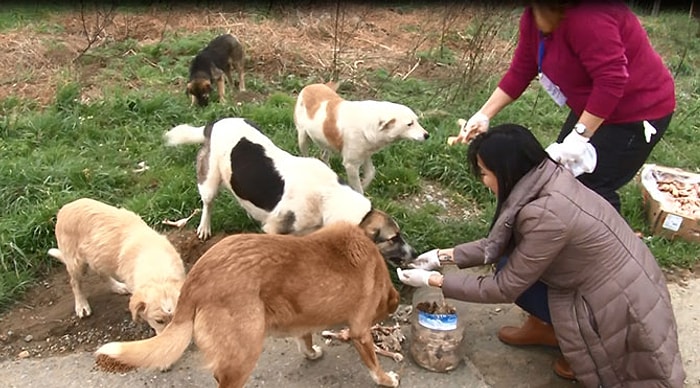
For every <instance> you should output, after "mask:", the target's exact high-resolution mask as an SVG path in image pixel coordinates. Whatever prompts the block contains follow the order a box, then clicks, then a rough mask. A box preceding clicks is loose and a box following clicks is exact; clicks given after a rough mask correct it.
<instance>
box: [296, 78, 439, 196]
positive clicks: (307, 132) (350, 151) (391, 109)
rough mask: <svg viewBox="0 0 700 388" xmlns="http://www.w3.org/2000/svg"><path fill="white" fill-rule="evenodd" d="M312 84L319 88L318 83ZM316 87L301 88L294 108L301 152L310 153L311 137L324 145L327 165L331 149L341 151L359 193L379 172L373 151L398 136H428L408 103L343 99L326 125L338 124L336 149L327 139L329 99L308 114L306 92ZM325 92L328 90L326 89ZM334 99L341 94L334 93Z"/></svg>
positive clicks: (422, 138) (418, 138) (418, 139)
mask: <svg viewBox="0 0 700 388" xmlns="http://www.w3.org/2000/svg"><path fill="white" fill-rule="evenodd" d="M310 86H311V87H314V88H317V87H318V85H310ZM309 90H311V91H309ZM315 90H317V89H309V86H307V87H306V88H304V89H302V91H301V93H299V97H298V98H297V102H296V106H295V109H294V123H295V125H296V128H297V132H298V141H299V149H300V151H301V154H302V155H304V156H306V155H307V154H308V146H307V138H311V139H312V140H313V141H314V143H316V144H317V145H319V146H320V147H322V148H323V150H324V151H323V156H322V159H323V160H324V162H326V164H328V153H329V152H340V154H341V156H342V158H343V167H345V171H346V173H347V177H348V183H349V184H350V186H351V187H353V188H354V189H355V190H356V191H358V192H360V193H363V192H364V190H365V189H366V188H367V187H368V186H369V184H370V183H371V182H372V180H373V179H374V176H375V172H376V171H375V167H374V165H373V163H372V159H371V158H372V155H373V154H374V153H376V152H378V151H379V150H381V149H382V148H384V147H385V146H387V145H389V144H390V143H393V142H394V141H397V140H399V139H409V140H416V141H423V140H425V139H427V138H428V136H429V134H428V132H427V131H426V130H425V129H424V128H423V127H422V126H421V125H420V123H419V122H418V116H417V115H416V114H415V113H414V112H413V110H411V109H410V108H409V107H407V106H405V105H401V104H397V103H393V102H388V101H373V100H366V101H348V100H342V101H340V103H338V104H337V106H336V107H337V109H336V111H335V117H336V120H335V122H333V123H327V124H326V126H327V127H328V126H330V127H335V130H337V132H338V134H339V135H340V138H342V143H343V145H342V148H341V149H340V150H338V149H335V147H334V146H333V145H332V141H329V139H327V138H326V136H325V134H324V131H323V128H324V122H325V121H326V119H327V117H328V112H327V107H328V101H324V102H322V103H321V104H320V107H319V108H318V109H317V110H316V112H315V113H314V116H313V117H312V118H310V117H309V112H308V111H307V104H306V103H305V95H306V93H314V92H315ZM329 90H332V89H329ZM325 93H328V91H324V94H325ZM333 94H334V92H333ZM312 98H318V97H316V96H314V97H309V99H312ZM333 98H339V97H337V95H335V94H334V95H333ZM392 120H393V121H392ZM360 168H362V175H363V177H362V180H360Z"/></svg>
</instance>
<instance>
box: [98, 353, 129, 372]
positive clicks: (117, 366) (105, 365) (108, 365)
mask: <svg viewBox="0 0 700 388" xmlns="http://www.w3.org/2000/svg"><path fill="white" fill-rule="evenodd" d="M95 365H96V366H97V368H98V369H100V370H103V371H105V372H109V373H124V372H128V371H130V370H133V369H136V368H135V367H133V366H131V365H127V364H123V363H121V362H119V361H117V360H115V359H113V358H112V357H110V356H108V355H106V354H99V355H97V358H96V359H95Z"/></svg>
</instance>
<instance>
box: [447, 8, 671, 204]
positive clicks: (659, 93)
mask: <svg viewBox="0 0 700 388" xmlns="http://www.w3.org/2000/svg"><path fill="white" fill-rule="evenodd" d="M530 3H531V6H529V7H526V9H525V11H524V12H523V14H522V17H521V18H520V35H519V40H518V45H517V47H516V49H515V54H514V56H513V59H512V62H511V65H510V68H509V69H508V71H507V72H506V74H505V75H504V76H503V78H502V79H501V81H500V83H499V84H498V87H497V88H496V90H495V91H494V92H493V94H492V95H491V97H490V98H489V99H488V100H487V101H486V103H485V104H484V105H483V106H482V108H481V109H480V110H479V111H478V112H477V113H476V114H474V116H472V118H470V119H469V121H468V122H467V124H466V125H465V126H464V128H462V131H461V132H460V137H459V138H458V141H461V142H463V143H466V142H468V141H470V140H471V138H472V137H473V136H474V135H476V134H477V133H480V132H484V131H486V130H487V129H488V124H489V120H490V119H492V118H493V117H494V116H495V115H496V114H497V113H498V112H499V111H501V110H502V109H503V108H504V107H505V106H507V105H508V104H510V103H511V102H513V101H515V100H516V99H517V98H518V97H520V95H521V94H522V93H523V91H525V89H526V88H527V87H528V85H529V84H530V82H531V81H532V80H533V79H538V81H539V82H540V83H541V84H542V86H541V87H543V89H544V90H545V91H547V93H548V94H549V95H550V96H551V97H552V100H553V102H554V103H555V104H559V105H561V106H563V105H567V106H568V107H569V108H570V109H571V113H570V114H569V116H568V118H567V119H566V122H565V123H564V125H563V126H562V128H561V132H560V133H559V136H558V139H557V143H555V144H553V145H551V146H550V147H548V148H547V152H549V154H550V156H552V157H553V158H554V159H555V160H557V161H559V162H561V163H562V164H564V165H566V166H567V167H569V169H570V170H571V171H572V172H573V173H574V175H577V176H578V179H579V180H580V181H581V182H582V183H583V184H584V185H586V186H587V187H589V188H590V189H592V190H593V191H595V192H597V193H598V194H600V195H601V196H602V197H603V198H605V199H606V200H607V201H608V202H610V204H611V205H612V206H613V207H615V208H616V209H617V210H618V211H620V198H619V196H618V194H617V190H618V189H619V188H620V187H622V186H623V185H624V184H626V183H627V182H629V181H630V180H631V179H632V178H633V177H634V175H635V174H636V173H637V171H638V170H639V168H640V167H641V166H642V164H644V162H645V161H646V159H647V157H648V156H649V154H650V153H651V151H652V149H653V148H654V146H655V145H656V143H657V142H658V141H659V139H661V136H662V135H663V133H664V132H665V131H666V128H667V127H668V124H669V122H670V121H671V116H672V115H673V111H674V109H675V106H676V100H675V91H674V82H673V77H672V76H671V73H670V72H669V70H668V69H667V68H666V66H665V65H664V63H663V60H662V59H661V57H660V56H659V54H658V53H657V52H656V51H655V50H654V48H653V47H652V45H651V43H650V41H649V38H648V36H647V34H646V31H645V30H644V28H643V27H642V25H641V24H640V22H639V20H638V18H637V17H636V15H635V14H634V13H633V12H632V11H631V10H630V9H629V8H628V7H627V6H626V5H625V4H624V3H623V2H616V1H606V2H603V1H594V2H586V1H578V2H576V1H556V0H555V1H552V0H549V1H547V0H544V1H542V0H539V1H531V2H530ZM560 143H561V144H560Z"/></svg>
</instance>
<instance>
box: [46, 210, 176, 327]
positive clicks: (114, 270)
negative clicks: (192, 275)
mask: <svg viewBox="0 0 700 388" xmlns="http://www.w3.org/2000/svg"><path fill="white" fill-rule="evenodd" d="M56 241H57V242H58V249H56V248H52V249H50V250H49V255H51V256H53V257H55V258H57V259H58V260H61V261H62V262H63V264H65V265H66V270H67V271H68V275H69V276H70V284H71V288H72V289H73V296H74V297H75V313H76V315H78V317H80V318H84V317H87V316H89V315H90V314H91V313H92V310H91V308H90V304H89V303H88V301H87V298H86V297H85V295H84V294H83V291H82V289H81V280H82V277H83V275H84V273H85V271H86V270H87V268H88V267H89V268H91V269H92V270H93V271H95V272H96V273H97V274H99V275H100V277H102V279H104V280H105V281H107V282H109V284H110V286H111V289H112V290H113V291H114V292H117V293H120V294H131V299H130V300H129V310H130V311H131V316H132V319H133V320H134V321H138V320H139V318H142V319H144V320H145V321H146V322H148V324H149V325H150V326H151V327H152V328H153V329H154V330H155V331H156V334H158V333H160V331H161V330H163V328H164V327H165V325H167V324H168V322H170V319H171V318H172V315H173V313H174V311H175V305H176V304H177V298H178V297H179V296H180V287H182V284H183V282H184V280H185V267H184V265H183V263H182V259H181V258H180V254H179V253H178V252H177V250H175V248H174V247H173V246H172V245H171V244H170V242H169V241H168V239H167V238H166V237H165V236H163V235H161V234H159V233H158V232H156V231H154V230H153V229H151V228H150V227H149V226H148V225H147V224H146V223H145V222H143V220H142V219H141V218H140V217H139V216H138V215H136V214H134V213H132V212H130V211H128V210H126V209H118V208H115V207H112V206H109V205H106V204H104V203H102V202H99V201H95V200H93V199H89V198H81V199H78V200H75V201H73V202H70V203H68V204H66V205H64V206H63V207H62V208H61V209H60V210H59V211H58V215H57V220H56Z"/></svg>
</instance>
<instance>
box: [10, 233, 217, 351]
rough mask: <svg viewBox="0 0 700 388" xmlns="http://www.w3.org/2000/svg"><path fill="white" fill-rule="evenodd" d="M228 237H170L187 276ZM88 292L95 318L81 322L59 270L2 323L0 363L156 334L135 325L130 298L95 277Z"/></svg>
mask: <svg viewBox="0 0 700 388" xmlns="http://www.w3.org/2000/svg"><path fill="white" fill-rule="evenodd" d="M224 237H225V235H224V234H217V235H214V236H212V237H211V238H210V239H208V240H207V241H204V242H202V241H200V240H199V238H198V237H197V234H196V232H195V231H194V230H191V229H175V230H173V231H170V232H169V233H168V239H169V240H170V241H171V242H172V243H173V245H174V246H175V247H176V248H177V250H178V251H179V252H180V255H181V256H182V259H183V261H184V262H185V266H186V268H187V269H188V270H189V268H191V266H192V265H194V263H195V262H196V261H197V260H198V259H199V258H200V257H201V256H202V255H203V254H204V252H206V251H207V250H208V249H209V248H210V247H211V246H212V245H214V244H215V243H216V242H218V241H220V240H221V239H222V238H224ZM84 289H85V292H86V294H87V295H88V300H89V301H90V305H91V307H92V311H93V313H92V315H91V316H90V317H88V318H84V319H79V318H78V317H76V315H75V312H74V300H73V293H72V291H71V288H70V285H69V282H68V274H67V273H66V271H65V269H64V268H63V267H58V266H57V267H56V268H55V269H54V270H53V272H52V273H51V274H50V275H49V276H48V278H47V279H45V280H44V281H42V282H40V284H38V285H37V286H35V287H33V288H31V289H30V290H29V291H28V292H27V293H26V294H25V296H24V297H23V299H22V300H21V301H20V302H18V303H17V305H16V306H15V307H14V308H13V309H12V310H10V311H8V312H7V313H5V314H4V315H3V316H2V317H0V360H6V359H16V358H27V357H50V356H54V355H59V354H66V353H73V352H76V351H94V350H95V349H96V348H97V347H98V346H99V345H102V344H104V343H106V342H109V341H125V340H136V339H142V338H147V337H151V336H152V335H153V334H154V333H153V331H152V330H151V328H150V327H149V326H148V324H146V323H134V322H133V321H132V320H131V314H130V313H129V309H128V303H129V296H128V295H119V294H114V293H112V292H111V291H110V290H109V287H108V286H107V284H105V283H104V282H102V281H101V280H100V278H99V277H98V276H96V275H94V274H90V275H88V276H87V277H86V279H85V287H84Z"/></svg>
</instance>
